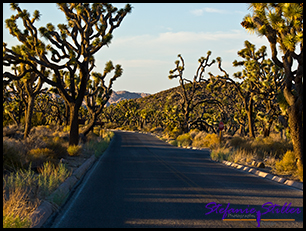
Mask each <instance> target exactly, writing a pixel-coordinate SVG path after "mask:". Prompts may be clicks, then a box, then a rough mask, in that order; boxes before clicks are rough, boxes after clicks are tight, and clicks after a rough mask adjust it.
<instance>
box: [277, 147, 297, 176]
mask: <svg viewBox="0 0 306 231" xmlns="http://www.w3.org/2000/svg"><path fill="white" fill-rule="evenodd" d="M275 169H276V170H277V171H280V172H282V171H295V170H296V169H297V166H296V157H295V154H294V152H292V151H287V152H286V153H285V155H284V156H283V157H282V159H281V160H278V161H276V163H275Z"/></svg>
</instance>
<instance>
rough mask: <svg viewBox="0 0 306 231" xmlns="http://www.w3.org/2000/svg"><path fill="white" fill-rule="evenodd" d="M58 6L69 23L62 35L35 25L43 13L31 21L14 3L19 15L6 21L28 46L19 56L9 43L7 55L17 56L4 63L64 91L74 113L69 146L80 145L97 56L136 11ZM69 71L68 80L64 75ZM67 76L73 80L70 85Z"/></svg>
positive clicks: (100, 5) (63, 26)
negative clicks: (81, 118)
mask: <svg viewBox="0 0 306 231" xmlns="http://www.w3.org/2000/svg"><path fill="white" fill-rule="evenodd" d="M58 6H59V9H60V10H61V11H62V12H63V13H64V14H65V16H66V18H67V22H68V23H67V24H59V25H58V26H57V27H58V30H59V31H57V30H56V29H55V27H54V26H53V25H52V24H51V23H48V24H47V26H46V27H41V28H39V30H37V28H36V27H35V25H34V23H35V21H37V20H39V18H40V14H39V12H38V11H37V10H36V11H35V12H34V14H33V17H32V19H30V15H29V13H28V12H27V11H26V10H21V9H20V7H19V6H18V5H17V4H15V3H12V4H11V8H12V9H13V10H16V11H17V12H18V13H17V14H16V15H13V16H12V17H11V18H10V19H7V20H6V21H5V22H6V26H7V28H9V30H10V33H11V35H13V36H14V37H17V39H18V40H19V42H21V43H22V45H21V51H22V52H21V54H17V53H16V52H14V51H13V50H11V49H9V48H7V47H6V44H4V54H5V55H7V56H10V57H11V58H10V60H8V59H6V58H4V64H5V65H11V64H12V63H25V64H28V65H29V66H30V68H31V71H33V72H35V73H36V74H38V75H39V76H40V78H41V79H42V81H44V82H46V83H47V84H50V85H52V86H53V87H56V88H57V89H58V91H59V94H60V95H61V97H62V98H63V99H64V100H65V102H66V103H67V105H68V107H69V112H70V115H69V124H70V137H69V145H76V144H78V141H79V126H78V110H79V108H80V106H81V104H82V101H83V99H84V95H85V93H86V89H87V82H88V80H89V78H90V72H91V71H92V70H93V69H94V67H95V65H94V64H95V60H94V54H96V53H97V52H98V51H99V50H100V49H101V48H102V47H103V46H105V45H108V44H110V42H111V39H112V37H113V36H112V33H113V31H114V29H116V28H118V27H119V26H120V24H121V22H122V20H123V19H124V18H125V16H126V15H127V13H130V12H131V6H130V5H129V4H127V5H126V7H125V8H124V9H120V10H118V9H117V8H116V7H113V6H112V5H111V4H108V3H93V4H89V3H58ZM19 18H20V19H21V20H22V22H23V25H24V27H25V30H24V31H23V32H22V31H21V30H20V29H19V28H18V25H17V23H16V20H17V19H19ZM38 31H39V33H40V34H41V36H42V37H43V38H44V39H46V40H47V41H48V42H49V44H48V45H45V44H44V42H43V41H42V40H40V39H39V35H38ZM47 51H49V52H51V55H50V56H47ZM37 64H39V65H41V66H42V67H43V69H50V70H51V71H52V72H53V79H49V78H48V77H46V76H44V74H43V73H42V72H41V70H38V69H37V68H36V65H37ZM63 70H65V72H66V73H67V74H66V76H63V75H62V74H61V71H63ZM64 77H65V78H69V81H64V80H63V78H64ZM77 78H79V79H77ZM67 82H69V84H68V85H67V84H66V83H67ZM76 83H78V84H76Z"/></svg>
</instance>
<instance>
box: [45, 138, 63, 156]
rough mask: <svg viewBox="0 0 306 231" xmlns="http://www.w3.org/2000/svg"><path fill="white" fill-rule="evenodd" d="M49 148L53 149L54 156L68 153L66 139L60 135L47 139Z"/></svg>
mask: <svg viewBox="0 0 306 231" xmlns="http://www.w3.org/2000/svg"><path fill="white" fill-rule="evenodd" d="M46 143H47V148H48V149H51V150H52V151H53V153H54V158H62V157H64V156H65V155H67V148H66V147H64V145H63V143H64V139H63V138H60V137H58V136H55V137H53V138H52V139H49V140H48V141H46Z"/></svg>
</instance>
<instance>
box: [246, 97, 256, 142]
mask: <svg viewBox="0 0 306 231" xmlns="http://www.w3.org/2000/svg"><path fill="white" fill-rule="evenodd" d="M246 108H247V107H246ZM247 114H248V127H249V136H250V137H251V138H255V134H254V126H253V117H252V114H253V99H252V96H251V98H250V100H249V107H248V108H247Z"/></svg>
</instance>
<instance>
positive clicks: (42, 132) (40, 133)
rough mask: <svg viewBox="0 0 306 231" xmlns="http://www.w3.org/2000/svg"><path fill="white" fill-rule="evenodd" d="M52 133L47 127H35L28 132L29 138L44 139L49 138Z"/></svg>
mask: <svg viewBox="0 0 306 231" xmlns="http://www.w3.org/2000/svg"><path fill="white" fill-rule="evenodd" d="M52 133H53V131H52V130H51V129H50V128H49V127H47V126H36V127H33V128H32V129H31V131H30V134H29V136H31V137H33V138H34V137H46V136H51V135H52Z"/></svg>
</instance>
